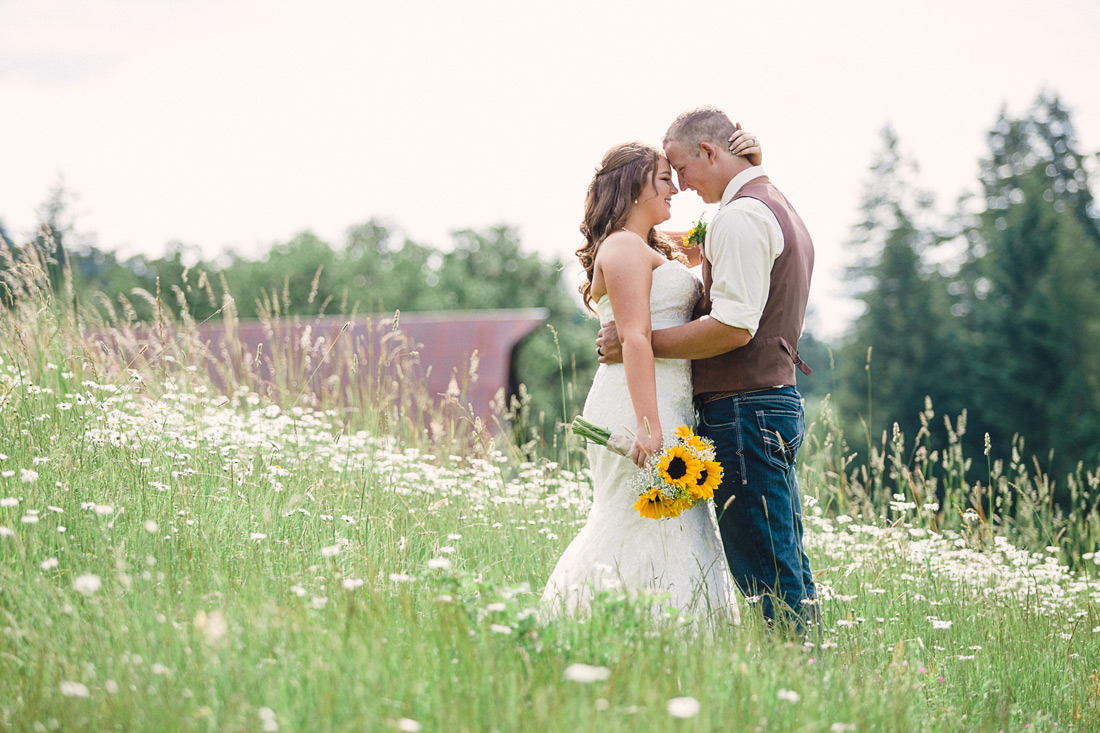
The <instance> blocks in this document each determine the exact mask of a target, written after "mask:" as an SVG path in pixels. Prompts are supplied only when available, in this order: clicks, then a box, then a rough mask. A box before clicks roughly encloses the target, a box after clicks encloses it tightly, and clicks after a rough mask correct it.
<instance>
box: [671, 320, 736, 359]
mask: <svg viewBox="0 0 1100 733" xmlns="http://www.w3.org/2000/svg"><path fill="white" fill-rule="evenodd" d="M751 340H752V334H751V333H749V332H748V331H747V330H746V329H744V328H736V327H734V326H728V325H726V324H725V323H722V322H721V321H719V320H718V319H717V318H712V317H711V316H703V317H702V318H699V319H698V320H694V321H691V322H689V323H685V324H683V325H682V326H675V327H674V328H664V329H661V330H659V331H654V332H653V355H654V356H655V357H657V358H658V359H709V358H710V357H712V356H718V355H719V354H724V353H726V352H727V351H733V350H734V349H740V348H741V347H742V346H744V345H745V344H747V343H748V342H749V341H751Z"/></svg>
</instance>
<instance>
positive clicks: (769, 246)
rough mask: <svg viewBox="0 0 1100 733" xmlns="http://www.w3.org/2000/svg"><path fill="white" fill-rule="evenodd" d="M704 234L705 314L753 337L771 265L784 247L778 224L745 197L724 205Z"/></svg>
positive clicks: (761, 206) (764, 208)
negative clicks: (706, 270)
mask: <svg viewBox="0 0 1100 733" xmlns="http://www.w3.org/2000/svg"><path fill="white" fill-rule="evenodd" d="M707 234H708V235H709V236H708V238H707V244H706V246H705V250H704V251H705V253H706V256H707V259H708V260H710V268H711V287H710V299H711V309H710V315H711V317H713V318H715V319H717V320H719V321H721V322H722V323H724V324H726V325H727V326H733V327H734V328H743V329H745V330H746V331H748V332H749V334H750V335H753V336H755V335H756V329H757V328H758V327H759V325H760V316H761V314H762V313H763V312H764V306H765V305H766V304H767V302H768V290H769V286H770V285H771V270H772V263H773V262H775V258H776V257H778V256H779V255H780V253H781V252H782V251H783V231H782V229H780V227H779V222H778V220H776V218H775V215H774V214H773V213H772V212H771V210H770V209H769V208H768V207H767V206H766V205H765V204H764V203H763V202H761V201H758V200H757V199H752V198H747V197H745V198H740V199H736V200H735V201H732V202H731V203H729V204H727V205H726V206H723V207H722V209H721V210H720V211H719V212H718V213H717V215H716V216H715V217H714V221H713V222H712V223H711V226H710V231H709V232H707Z"/></svg>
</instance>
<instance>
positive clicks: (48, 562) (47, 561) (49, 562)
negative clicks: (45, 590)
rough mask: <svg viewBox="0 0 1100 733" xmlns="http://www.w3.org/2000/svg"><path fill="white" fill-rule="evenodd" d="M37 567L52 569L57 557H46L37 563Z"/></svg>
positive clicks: (55, 564) (55, 565)
mask: <svg viewBox="0 0 1100 733" xmlns="http://www.w3.org/2000/svg"><path fill="white" fill-rule="evenodd" d="M38 567H40V568H42V569H43V570H53V569H54V568H56V567H57V558H56V557H47V558H46V559H45V560H43V561H42V562H40V563H38Z"/></svg>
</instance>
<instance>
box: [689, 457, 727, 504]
mask: <svg viewBox="0 0 1100 733" xmlns="http://www.w3.org/2000/svg"><path fill="white" fill-rule="evenodd" d="M720 483H722V464H721V463H719V462H718V461H703V472H702V473H701V474H699V480H698V482H696V484H695V485H694V486H692V487H691V488H690V489H689V491H690V492H691V498H692V499H696V500H698V499H713V498H714V490H715V489H717V488H718V485H719V484H720Z"/></svg>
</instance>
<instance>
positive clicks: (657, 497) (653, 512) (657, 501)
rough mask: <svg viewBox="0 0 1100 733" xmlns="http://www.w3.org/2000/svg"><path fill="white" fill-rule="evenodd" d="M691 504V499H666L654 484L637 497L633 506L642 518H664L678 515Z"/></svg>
mask: <svg viewBox="0 0 1100 733" xmlns="http://www.w3.org/2000/svg"><path fill="white" fill-rule="evenodd" d="M691 504H692V502H691V499H667V498H665V497H664V496H662V495H661V490H660V488H658V487H656V486H654V487H653V488H651V489H650V490H649V491H647V492H645V493H644V494H642V495H641V496H639V497H638V501H636V502H634V508H635V509H637V510H638V513H639V514H641V515H642V518H643V519H666V518H671V517H678V516H680V513H681V512H683V511H684V510H685V509H688V508H690V507H691Z"/></svg>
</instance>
